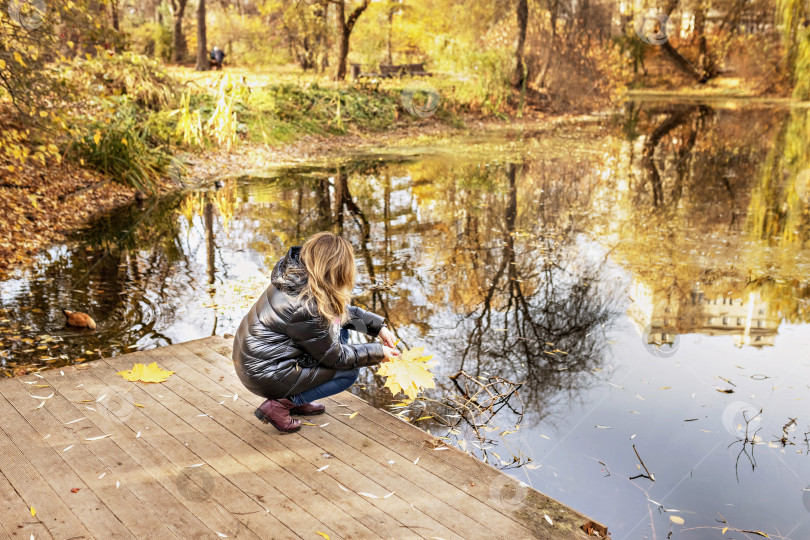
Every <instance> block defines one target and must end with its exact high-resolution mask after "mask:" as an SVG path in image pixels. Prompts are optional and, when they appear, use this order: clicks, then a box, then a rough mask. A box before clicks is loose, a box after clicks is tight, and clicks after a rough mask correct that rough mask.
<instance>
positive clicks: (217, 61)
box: [209, 47, 225, 70]
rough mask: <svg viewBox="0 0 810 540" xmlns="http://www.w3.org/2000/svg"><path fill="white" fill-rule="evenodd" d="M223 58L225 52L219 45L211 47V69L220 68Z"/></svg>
mask: <svg viewBox="0 0 810 540" xmlns="http://www.w3.org/2000/svg"><path fill="white" fill-rule="evenodd" d="M224 60H225V53H224V52H222V49H220V48H219V47H214V48H213V49H211V60H210V62H209V63H210V64H211V67H212V68H213V69H220V70H221V69H222V62H223V61H224Z"/></svg>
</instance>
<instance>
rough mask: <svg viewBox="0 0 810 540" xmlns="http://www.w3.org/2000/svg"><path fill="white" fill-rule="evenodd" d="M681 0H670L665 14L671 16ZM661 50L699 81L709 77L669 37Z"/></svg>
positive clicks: (701, 81) (703, 81)
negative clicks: (674, 45)
mask: <svg viewBox="0 0 810 540" xmlns="http://www.w3.org/2000/svg"><path fill="white" fill-rule="evenodd" d="M678 2H679V0H669V1H668V2H667V4H666V6H664V8H663V12H664V14H665V15H666V16H667V17H669V16H670V15H671V14H672V12H673V11H675V8H677V7H678ZM661 50H662V51H663V52H664V56H666V57H667V58H669V60H670V61H671V62H672V63H673V64H674V65H675V67H677V68H678V69H680V70H681V71H683V72H684V73H686V74H687V75H689V76H690V77H692V78H693V79H695V81H697V82H699V83H705V82H706V81H707V80H708V78H707V77H706V74H705V73H703V72H701V71H700V70H699V69H698V68H697V67H695V65H694V64H692V62H690V61H689V60H688V59H687V58H686V57H685V56H684V55H682V54H681V53H679V52H678V50H677V49H676V48H675V47H673V46H672V44H671V43H670V42H669V40H668V39H667V40H666V41H665V42H664V44H663V45H661Z"/></svg>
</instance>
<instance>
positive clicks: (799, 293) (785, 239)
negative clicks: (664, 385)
mask: <svg viewBox="0 0 810 540" xmlns="http://www.w3.org/2000/svg"><path fill="white" fill-rule="evenodd" d="M806 115H807V113H806V111H802V112H796V111H792V112H788V111H783V112H779V111H776V112H775V111H773V110H763V111H759V112H758V111H755V110H754V111H752V110H746V111H733V110H732V111H728V110H712V109H710V108H707V107H706V106H698V105H695V106H683V105H681V106H675V107H673V106H667V105H657V104H645V105H643V106H638V105H632V106H631V107H629V109H628V112H627V115H626V118H625V121H624V124H623V126H624V128H625V134H626V137H627V140H628V142H627V144H626V146H625V156H624V158H623V159H622V160H620V161H621V163H622V166H621V167H620V168H619V170H618V171H617V172H618V174H617V175H616V180H618V182H617V184H621V179H622V178H626V179H628V182H627V186H628V189H627V190H626V191H625V192H622V193H620V194H619V196H618V197H617V208H618V210H619V219H617V220H616V223H615V224H614V225H613V227H612V229H611V230H612V231H613V232H615V233H616V235H617V237H618V239H619V241H618V243H617V247H616V253H617V255H618V257H619V258H620V260H621V261H622V262H623V263H624V264H625V265H626V266H628V268H629V269H630V270H631V271H632V273H633V275H634V279H635V281H636V283H637V284H638V285H637V286H643V287H644V288H645V290H646V291H647V292H646V293H645V295H647V296H652V297H653V298H652V299H648V300H650V301H649V302H647V303H646V305H647V306H648V307H650V309H653V307H654V306H658V307H661V313H660V314H657V315H656V314H654V313H650V314H647V318H652V319H656V318H660V319H662V320H665V319H666V318H667V315H666V314H664V312H666V313H677V312H678V307H679V306H681V307H685V306H687V305H691V304H693V303H694V296H695V294H696V293H699V294H700V297H701V298H703V297H704V296H705V297H706V299H705V300H704V301H705V302H714V303H717V302H721V303H722V304H726V303H728V304H729V305H730V304H731V303H732V302H735V303H742V302H747V301H748V299H749V298H754V297H755V298H756V302H757V303H758V306H760V305H761V304H765V305H767V307H760V309H764V310H765V311H767V312H768V313H767V317H768V318H769V319H776V320H779V319H781V318H785V319H786V320H788V321H806V320H807V316H808V315H807V314H808V310H807V300H808V284H807V280H806V275H807V270H808V268H807V267H808V263H810V261H808V257H807V254H806V252H804V251H803V243H804V242H806V240H807V219H808V212H807V206H806V204H802V201H801V200H800V199H799V197H797V196H796V192H797V189H796V186H795V185H794V184H795V181H796V179H797V178H798V174H799V173H800V172H801V170H803V169H804V168H807V166H808V165H807V164H808V155H807V144H806V132H807V131H806ZM637 148H641V149H642V150H641V152H640V156H637V155H635V154H636V153H637V150H636V149H637ZM650 291H651V292H650ZM684 311H685V312H686V311H688V312H694V310H693V309H691V308H690V309H688V310H684ZM669 318H670V320H672V318H673V315H669ZM718 320H719V319H718ZM724 320H725V319H724ZM708 321H709V323H711V318H709V319H708ZM703 324H705V321H697V331H703V330H700V329H699V328H700V327H701V326H702V325H703ZM777 324H778V323H777ZM642 326H643V325H642ZM670 326H673V325H672V324H670ZM674 326H677V327H684V326H685V327H687V328H689V331H695V330H696V327H695V321H691V322H690V323H688V324H685V325H683V324H678V325H674ZM720 330H722V329H720ZM707 331H709V330H707ZM713 332H714V330H711V331H709V333H713Z"/></svg>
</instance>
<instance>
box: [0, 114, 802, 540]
mask: <svg viewBox="0 0 810 540" xmlns="http://www.w3.org/2000/svg"><path fill="white" fill-rule="evenodd" d="M809 140H810V113H808V111H807V110H801V111H798V110H790V109H766V108H759V109H758V108H751V107H748V108H737V107H728V108H711V107H709V106H706V105H700V104H681V105H678V104H672V103H666V104H665V103H655V102H647V103H643V104H641V103H635V104H634V103H631V104H628V105H627V106H626V107H625V108H624V110H623V111H622V112H621V113H620V114H617V115H610V116H600V117H594V118H590V119H584V120H582V121H580V122H576V123H572V122H569V123H560V124H549V125H544V126H537V127H536V129H528V128H525V127H524V128H522V129H516V128H510V127H508V126H505V127H504V128H503V129H500V130H495V131H488V132H478V133H472V134H470V135H466V136H463V137H454V138H451V139H446V140H425V141H421V142H420V145H419V146H416V145H414V146H408V147H401V148H394V149H391V148H387V149H381V152H380V153H378V154H377V153H375V154H369V155H362V156H350V157H346V158H345V159H341V160H338V161H334V162H328V163H322V164H313V165H311V166H306V167H298V168H288V169H282V170H272V171H267V172H266V174H252V175H251V176H249V177H247V176H246V177H234V178H233V179H230V180H228V181H226V182H225V183H224V186H223V187H221V188H220V189H216V188H213V187H212V188H210V189H205V190H200V191H195V192H189V193H184V194H179V195H173V196H169V197H166V198H164V199H162V200H157V201H154V200H147V201H146V202H145V203H144V204H143V205H142V206H132V207H131V208H126V209H123V210H121V211H117V212H115V213H114V214H111V215H109V216H106V217H104V218H103V219H100V220H98V221H97V222H95V223H93V224H92V226H90V227H89V228H88V229H87V230H86V231H83V232H82V233H81V234H80V235H79V236H78V237H76V238H75V239H74V240H72V241H70V242H68V243H65V244H64V245H57V246H54V247H53V248H51V249H50V250H48V251H47V252H46V253H44V254H42V255H41V256H40V257H38V259H37V261H36V262H35V264H34V265H32V266H31V267H30V268H28V269H25V270H23V271H20V272H19V273H18V274H16V275H14V276H11V277H9V278H8V279H6V280H5V281H3V282H0V349H2V351H0V359H2V362H3V364H2V367H1V368H0V369H2V371H3V372H4V373H5V374H6V375H9V376H13V375H17V374H20V373H25V372H29V371H31V370H34V369H40V368H48V367H56V366H60V365H64V364H72V363H78V362H86V361H91V360H93V359H94V358H98V357H99V355H102V356H111V355H117V354H123V353H126V352H130V351H133V350H142V349H149V348H154V347H157V346H162V345H168V344H171V343H176V342H181V341H187V340H190V339H195V338H199V337H204V336H208V335H212V334H224V333H232V332H233V331H234V330H235V328H236V326H237V325H238V324H239V321H240V320H241V318H242V316H243V315H244V313H245V312H246V311H247V309H249V307H250V305H251V304H252V303H253V301H254V300H255V299H256V297H257V296H258V294H260V293H261V291H262V290H264V288H265V287H266V286H267V285H268V276H269V272H270V270H271V269H272V266H273V264H274V263H275V262H276V261H277V260H278V258H279V257H280V256H282V255H283V253H284V252H285V251H286V249H287V247H288V246H290V245H294V244H297V243H300V241H301V240H302V239H304V238H306V237H307V236H308V235H310V234H312V233H314V232H317V231H319V230H324V229H329V230H334V231H341V232H342V233H343V234H344V235H345V236H346V237H347V238H349V239H350V240H351V242H352V243H353V245H354V246H355V249H356V253H357V257H358V262H359V265H360V271H361V280H360V282H359V284H358V288H357V290H356V292H357V296H356V302H357V303H358V304H359V305H361V306H363V307H365V308H367V309H370V310H373V311H375V312H377V313H379V314H381V315H383V316H385V317H386V318H387V319H388V320H389V321H390V325H391V326H392V328H393V329H394V330H395V332H396V334H397V335H398V337H400V338H401V340H402V343H403V344H404V345H406V346H408V347H412V346H424V347H425V348H426V350H427V351H428V352H429V353H432V354H434V355H435V359H436V360H437V363H436V366H435V368H434V372H435V374H436V384H437V388H436V389H435V390H432V391H429V392H427V393H426V396H425V399H420V400H417V401H416V402H414V403H412V404H410V405H407V406H406V405H403V404H400V403H399V402H398V400H395V399H392V397H391V396H390V394H389V393H388V391H387V390H385V389H382V388H381V387H382V381H380V380H379V378H377V377H375V376H374V374H373V372H372V371H371V370H366V371H365V372H364V374H363V375H362V376H361V380H360V381H359V382H358V384H357V385H356V386H355V387H354V388H353V392H355V393H356V394H358V395H360V396H361V397H363V398H365V399H367V400H368V401H370V402H371V403H373V404H375V405H376V406H379V407H387V408H389V410H391V411H392V412H394V413H397V414H399V415H400V416H402V417H403V418H404V419H408V420H409V421H412V422H414V423H416V424H417V425H419V426H420V427H422V428H423V429H427V430H429V431H431V432H432V433H434V434H435V435H438V436H443V437H447V441H448V442H449V443H450V444H453V445H457V446H459V447H461V448H462V449H464V450H466V451H468V452H470V453H472V454H474V455H475V456H476V457H478V458H479V459H482V460H485V461H487V462H489V463H490V464H491V465H493V466H495V467H498V468H502V469H506V470H507V472H508V473H509V474H512V475H514V476H515V477H517V478H519V479H521V480H522V481H523V482H525V483H526V484H528V485H531V486H533V487H535V488H536V489H538V490H540V491H542V492H544V493H546V494H548V495H550V496H552V497H555V498H557V499H559V500H561V501H562V502H564V503H566V504H568V505H570V506H572V507H574V508H576V509H577V510H579V511H581V512H583V513H585V514H588V515H590V516H591V517H593V518H595V519H597V520H599V521H601V522H603V523H605V524H606V525H608V527H609V528H610V530H611V532H612V534H613V538H615V539H619V538H667V535H668V534H669V533H670V531H672V532H673V535H672V537H673V538H728V537H730V536H728V535H731V534H732V532H727V533H726V536H723V535H722V529H723V528H724V527H729V528H730V529H731V530H732V531H733V530H734V529H742V530H748V531H762V532H764V533H767V534H769V535H771V536H772V537H773V536H776V535H782V537H784V538H793V539H804V538H810V456H809V455H808V454H810V441H808V437H810V414H808V404H807V400H808V398H810V354H808V351H810V327H808V320H809V319H810V277H809V276H810V246H809V245H808V240H810V186H809V185H808V184H810V150H808V141H809ZM62 309H72V310H80V311H86V312H89V313H91V314H92V316H93V317H94V318H95V320H96V321H97V323H98V328H97V329H96V330H95V331H81V330H75V329H67V328H65V327H64V326H63V325H64V317H63V316H62V314H61V310H62ZM354 339H359V338H357V337H355V338H354ZM451 376H452V378H451ZM636 452H637V453H636ZM637 475H644V476H640V477H636V476H637ZM631 477H636V478H633V479H631ZM649 477H653V478H654V481H653V480H652V479H651V478H649ZM492 496H493V497H495V498H498V499H499V502H500V503H502V504H505V505H507V506H509V505H514V506H519V505H520V494H519V493H518V494H514V493H512V494H503V493H493V494H492ZM673 517H674V518H675V519H674V520H673V519H672V518H673ZM681 520H683V524H681V523H680V521H681ZM746 534H747V535H748V537H751V536H752V534H754V533H750V532H749V533H746ZM740 535H741V533H737V534H736V536H735V537H740ZM743 537H745V536H744V535H743Z"/></svg>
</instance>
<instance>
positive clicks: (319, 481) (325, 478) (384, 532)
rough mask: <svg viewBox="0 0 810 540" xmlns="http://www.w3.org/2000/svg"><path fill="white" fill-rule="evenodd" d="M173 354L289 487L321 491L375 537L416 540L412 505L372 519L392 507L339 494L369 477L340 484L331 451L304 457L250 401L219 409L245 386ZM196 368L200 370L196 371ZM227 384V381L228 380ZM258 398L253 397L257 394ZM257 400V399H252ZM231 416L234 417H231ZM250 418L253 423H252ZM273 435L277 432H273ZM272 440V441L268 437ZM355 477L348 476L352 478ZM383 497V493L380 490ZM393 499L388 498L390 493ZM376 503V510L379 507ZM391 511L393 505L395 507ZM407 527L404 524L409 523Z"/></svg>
mask: <svg viewBox="0 0 810 540" xmlns="http://www.w3.org/2000/svg"><path fill="white" fill-rule="evenodd" d="M166 352H171V353H172V354H173V355H174V356H175V357H176V359H177V361H182V363H183V364H185V365H186V366H189V367H190V369H183V367H184V366H183V365H178V364H171V365H178V373H176V374H175V375H180V376H181V377H187V378H189V380H190V381H191V382H193V384H194V386H195V387H197V388H199V389H201V390H203V394H209V395H211V396H217V397H215V398H211V401H212V402H213V403H215V406H216V407H218V410H219V412H215V413H214V416H215V418H220V417H225V419H226V421H225V422H223V425H225V426H226V427H228V428H229V429H231V430H232V431H233V432H234V434H236V435H238V436H240V437H241V438H242V439H243V440H245V441H246V442H248V443H250V444H251V446H252V447H253V448H254V451H259V452H262V453H264V454H266V455H267V456H268V457H270V459H272V460H274V461H276V462H277V463H279V464H280V465H282V466H283V469H284V471H285V472H288V473H290V474H291V477H286V478H285V480H283V481H290V480H291V479H292V480H294V481H296V482H298V481H303V482H305V483H306V485H308V486H309V487H311V488H312V489H314V490H317V491H319V492H320V493H321V494H322V495H323V496H325V497H327V498H328V499H330V500H334V501H336V504H339V506H340V507H341V508H346V511H347V512H349V513H351V514H352V515H354V516H355V519H357V520H358V521H360V522H361V523H363V524H364V525H366V526H367V527H368V528H369V529H371V530H372V531H374V533H375V535H379V536H382V537H389V536H392V535H393V536H408V535H410V536H413V532H412V531H411V530H410V525H411V524H412V521H413V520H414V514H415V511H414V510H413V509H411V508H410V506H409V505H407V506H405V507H404V508H402V511H403V512H404V514H403V515H399V516H397V517H396V519H395V518H394V517H392V516H390V515H388V514H387V513H384V512H383V513H379V514H373V515H372V514H370V513H369V507H370V506H380V505H382V502H386V503H388V502H393V501H391V500H386V501H374V500H371V501H369V500H368V499H364V498H363V497H361V496H358V495H356V494H355V493H354V492H351V493H347V492H344V491H342V490H341V489H340V488H339V485H338V484H340V485H346V484H347V483H348V484H356V483H357V482H358V481H366V482H369V480H368V479H365V478H364V477H363V475H361V474H359V473H357V472H356V471H350V472H351V473H353V475H354V476H355V477H356V478H352V477H351V476H340V477H339V478H337V479H336V477H335V472H334V471H333V468H336V467H337V464H336V462H334V461H332V459H329V460H328V461H325V460H324V459H323V454H330V453H331V449H329V448H317V447H314V446H312V445H307V446H309V447H310V448H309V450H310V452H309V454H304V453H302V452H301V448H300V445H299V443H300V441H299V440H298V438H297V437H296V436H293V435H282V434H278V433H277V432H275V430H274V429H273V428H271V427H269V426H265V425H263V424H260V423H258V421H256V420H252V419H253V414H252V413H253V409H254V408H255V405H254V404H250V403H249V402H247V401H245V400H244V399H239V400H238V401H235V402H234V401H233V400H231V399H225V400H224V401H223V406H219V404H218V402H216V400H217V399H220V397H218V396H219V394H223V393H224V394H227V393H229V392H231V393H232V392H233V391H234V389H236V384H239V385H240V386H241V383H234V382H233V381H230V382H231V384H233V386H230V387H229V386H222V384H223V383H224V384H227V383H228V381H227V380H224V381H222V382H220V381H218V380H217V379H218V378H219V377H217V378H215V379H209V378H207V377H205V376H204V375H203V374H202V373H200V372H199V371H197V369H209V370H210V367H209V365H208V364H207V363H206V362H204V361H203V360H201V359H199V358H198V357H197V356H196V355H195V354H194V353H192V352H190V351H185V352H182V350H181V348H179V347H173V348H172V349H171V351H166ZM171 362H172V360H171V359H168V358H167V359H166V363H167V364H169V363H171ZM195 366H196V367H195ZM223 378H224V377H223ZM251 396H252V394H251ZM252 397H254V398H255V396H252ZM226 415H228V416H227V417H226ZM248 418H250V419H251V420H248ZM268 430H272V432H270V431H268ZM268 435H271V436H268ZM321 465H329V466H330V467H329V468H328V469H326V470H324V471H321V472H318V471H317V470H316V469H317V468H319V467H320V466H321ZM348 472H349V471H343V473H344V474H347V473H348ZM372 489H374V488H373V487H372V484H368V483H367V484H365V485H364V487H363V488H362V489H359V491H369V490H372ZM378 491H379V489H378ZM386 493H387V492H386ZM375 503H376V504H375ZM389 506H390V505H389ZM403 521H404V523H403Z"/></svg>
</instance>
